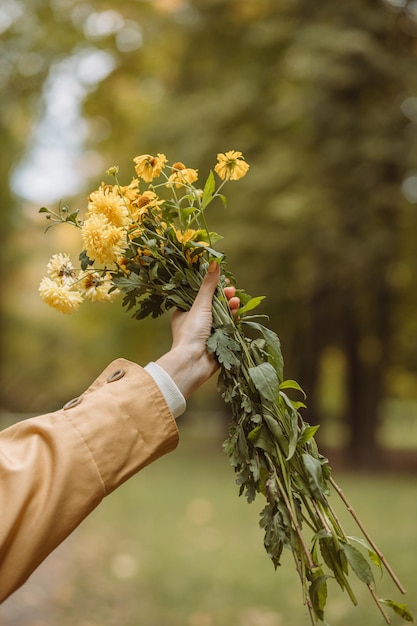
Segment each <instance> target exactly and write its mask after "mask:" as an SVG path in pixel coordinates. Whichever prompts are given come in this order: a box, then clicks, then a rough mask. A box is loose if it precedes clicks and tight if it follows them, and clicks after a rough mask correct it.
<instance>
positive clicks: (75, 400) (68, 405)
mask: <svg viewBox="0 0 417 626" xmlns="http://www.w3.org/2000/svg"><path fill="white" fill-rule="evenodd" d="M80 403H81V396H79V397H78V398H73V399H72V400H70V401H69V402H67V403H66V404H64V406H63V409H65V410H66V409H72V408H73V407H74V406H78V405H79V404H80Z"/></svg>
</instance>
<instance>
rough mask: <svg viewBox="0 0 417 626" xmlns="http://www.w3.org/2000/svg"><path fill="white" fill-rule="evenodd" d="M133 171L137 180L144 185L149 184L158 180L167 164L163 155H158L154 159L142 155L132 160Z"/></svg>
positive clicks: (150, 156) (147, 155) (148, 155)
mask: <svg viewBox="0 0 417 626" xmlns="http://www.w3.org/2000/svg"><path fill="white" fill-rule="evenodd" d="M133 161H134V163H135V170H136V173H137V175H138V176H139V178H142V179H143V180H144V181H145V182H146V183H150V182H151V181H153V179H154V178H158V176H159V175H160V173H161V172H162V170H163V169H164V167H165V164H166V163H167V158H166V156H165V154H160V153H159V152H158V154H157V155H156V157H154V156H152V155H150V154H142V155H141V156H137V157H135V158H134V159H133Z"/></svg>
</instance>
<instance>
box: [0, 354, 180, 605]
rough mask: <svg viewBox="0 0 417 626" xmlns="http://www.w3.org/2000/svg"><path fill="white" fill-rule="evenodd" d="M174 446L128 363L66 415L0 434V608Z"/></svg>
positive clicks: (143, 380) (115, 366)
mask: <svg viewBox="0 0 417 626" xmlns="http://www.w3.org/2000/svg"><path fill="white" fill-rule="evenodd" d="M177 443H178V430H177V426H176V422H175V420H174V418H173V416H172V414H171V412H170V410H169V408H168V405H167V403H166V401H165V399H164V397H163V395H162V393H161V391H160V390H159V387H158V386H157V384H156V383H155V381H154V380H153V378H152V377H151V376H150V375H149V374H148V373H147V372H146V371H145V370H143V369H142V368H141V367H139V366H138V365H136V364H135V363H131V362H129V361H126V360H125V359H118V360H116V361H114V362H113V363H112V364H111V365H109V366H108V368H106V370H105V371H104V372H103V373H102V374H101V375H100V376H99V377H98V378H97V380H96V381H95V382H94V383H93V384H92V385H91V386H90V387H89V388H88V389H87V391H86V392H85V393H83V394H82V395H81V396H80V397H79V398H75V399H74V400H72V401H70V402H68V403H67V404H66V405H65V407H64V408H63V409H61V410H59V411H56V412H55V413H50V414H48V415H43V416H40V417H36V418H33V419H28V420H25V421H23V422H19V423H17V424H15V425H14V426H11V427H10V428H7V429H5V430H4V431H2V432H0V510H1V517H0V602H2V601H3V600H5V599H6V598H7V597H8V596H9V595H10V594H11V593H13V591H15V590H16V589H17V588H18V587H20V586H21V585H22V584H23V583H24V582H25V581H26V580H27V578H28V577H29V575H30V574H31V573H32V572H33V570H34V569H35V568H36V567H37V566H38V565H39V564H40V563H41V562H42V561H43V560H44V559H45V557H46V556H47V555H48V554H49V553H50V552H52V550H54V548H56V547H57V546H58V545H59V544H60V543H61V542H62V541H63V540H64V539H65V538H66V537H67V536H68V535H69V534H70V533H71V532H72V531H73V530H74V529H75V528H76V527H77V526H78V524H79V523H80V522H81V521H82V520H83V519H84V518H85V517H86V516H87V515H88V514H89V513H90V512H91V511H92V510H93V509H94V508H95V507H96V506H97V505H98V504H99V502H100V501H101V500H102V499H103V498H104V496H106V495H107V494H109V493H111V492H112V491H113V490H114V489H116V487H118V486H119V485H120V484H122V483H123V482H124V481H126V480H127V479H128V478H129V477H130V476H132V475H133V474H135V473H136V472H138V471H139V470H140V469H141V468H142V467H144V466H145V465H148V464H149V463H151V462H152V461H155V460H156V459H158V458H159V457H160V456H162V455H164V454H166V453H167V452H170V451H172V450H174V449H175V447H176V446H177Z"/></svg>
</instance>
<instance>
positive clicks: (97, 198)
mask: <svg viewBox="0 0 417 626" xmlns="http://www.w3.org/2000/svg"><path fill="white" fill-rule="evenodd" d="M88 213H89V215H91V214H98V215H105V216H106V217H107V219H108V221H109V222H110V224H113V225H114V226H126V225H127V224H128V223H129V219H130V216H129V211H128V208H127V206H126V203H125V201H124V200H123V198H122V197H121V196H120V195H119V192H118V189H117V188H116V187H113V186H112V185H104V184H103V185H101V186H100V188H99V189H98V190H97V191H93V193H91V194H90V196H89V198H88Z"/></svg>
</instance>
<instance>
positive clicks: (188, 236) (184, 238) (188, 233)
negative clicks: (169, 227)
mask: <svg viewBox="0 0 417 626" xmlns="http://www.w3.org/2000/svg"><path fill="white" fill-rule="evenodd" d="M174 232H175V237H176V239H177V241H178V242H179V243H182V244H183V245H185V244H186V243H188V242H189V241H192V240H193V239H195V236H196V235H197V234H198V233H199V231H198V230H193V229H192V228H187V230H185V231H184V232H182V231H181V230H178V229H177V228H174Z"/></svg>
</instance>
